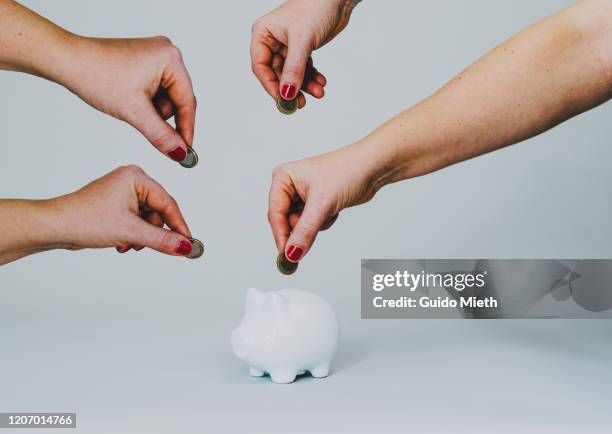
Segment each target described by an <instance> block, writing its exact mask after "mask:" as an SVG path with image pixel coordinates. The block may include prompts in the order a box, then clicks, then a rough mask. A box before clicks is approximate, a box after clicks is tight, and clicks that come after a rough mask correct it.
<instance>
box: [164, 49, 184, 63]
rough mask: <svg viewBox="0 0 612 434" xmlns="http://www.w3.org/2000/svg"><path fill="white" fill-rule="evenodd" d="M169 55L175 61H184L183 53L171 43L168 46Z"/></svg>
mask: <svg viewBox="0 0 612 434" xmlns="http://www.w3.org/2000/svg"><path fill="white" fill-rule="evenodd" d="M167 50H168V56H169V57H170V59H171V60H172V61H174V62H182V61H183V53H181V50H180V49H179V48H178V47H177V46H176V45H170V46H169V47H168V48H167Z"/></svg>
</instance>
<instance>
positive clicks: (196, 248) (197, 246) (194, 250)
mask: <svg viewBox="0 0 612 434" xmlns="http://www.w3.org/2000/svg"><path fill="white" fill-rule="evenodd" d="M189 242H190V243H191V252H189V254H188V255H187V256H186V257H187V258H189V259H198V258H199V257H201V256H202V255H203V254H204V244H202V241H200V240H196V239H195V238H189Z"/></svg>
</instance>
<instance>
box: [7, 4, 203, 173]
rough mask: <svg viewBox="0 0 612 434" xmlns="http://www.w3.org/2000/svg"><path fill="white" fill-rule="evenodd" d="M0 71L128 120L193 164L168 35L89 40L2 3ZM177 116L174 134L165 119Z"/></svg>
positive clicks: (187, 111)
mask: <svg viewBox="0 0 612 434" xmlns="http://www.w3.org/2000/svg"><path fill="white" fill-rule="evenodd" d="M0 40H2V42H3V43H2V47H0V69H6V70H11V71H20V72H26V73H29V74H34V75H37V76H40V77H44V78H47V79H49V80H52V81H54V82H56V83H59V84H61V85H63V86H65V87H66V88H68V89H69V90H70V91H72V92H73V93H75V94H76V95H78V96H79V97H80V98H81V99H83V100H84V101H85V102H86V103H88V104H89V105H91V106H92V107H94V108H96V109H98V110H100V111H102V112H104V113H106V114H109V115H111V116H113V117H115V118H117V119H120V120H123V121H126V122H127V123H129V124H130V125H132V126H133V127H134V128H136V129H137V130H138V131H140V132H141V133H142V134H143V135H144V136H145V137H146V138H147V139H148V140H149V141H150V142H151V143H152V144H153V146H155V147H156V148H157V149H159V151H161V152H162V153H163V154H165V155H167V156H168V157H169V158H171V159H173V160H175V161H177V162H179V163H181V164H182V165H183V166H185V167H193V166H194V165H195V164H196V163H197V155H196V154H195V153H194V152H193V150H192V149H191V145H192V143H193V134H194V124H195V112H196V99H195V96H194V93H193V88H192V84H191V79H190V77H189V73H188V72H187V69H186V68H185V64H184V63H183V59H182V56H181V53H180V51H179V50H178V48H176V47H175V46H174V45H172V42H170V40H169V39H168V38H166V37H163V36H158V37H154V38H140V39H103V38H87V37H82V36H78V35H75V34H73V33H70V32H68V31H66V30H64V29H62V28H61V27H59V26H57V25H55V24H53V23H52V22H50V21H48V20H46V19H45V18H43V17H41V16H40V15H38V14H36V13H34V12H33V11H31V10H29V9H28V8H26V7H24V6H22V5H20V4H19V3H16V2H14V1H12V0H0ZM173 116H174V118H175V121H176V122H175V123H176V129H175V128H173V127H172V126H171V125H170V124H168V123H167V122H166V120H168V119H169V118H171V117H173Z"/></svg>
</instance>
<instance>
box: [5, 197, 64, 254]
mask: <svg viewBox="0 0 612 434" xmlns="http://www.w3.org/2000/svg"><path fill="white" fill-rule="evenodd" d="M0 221H1V222H2V227H1V228H0V265H4V264H6V263H8V262H12V261H15V260H17V259H19V258H22V257H24V256H27V255H31V254H33V253H38V252H42V251H45V250H51V249H55V248H60V247H67V246H65V245H64V244H62V241H61V240H62V239H63V237H62V229H61V226H60V224H59V222H61V209H60V208H58V207H57V206H56V204H55V202H54V200H12V199H8V200H0Z"/></svg>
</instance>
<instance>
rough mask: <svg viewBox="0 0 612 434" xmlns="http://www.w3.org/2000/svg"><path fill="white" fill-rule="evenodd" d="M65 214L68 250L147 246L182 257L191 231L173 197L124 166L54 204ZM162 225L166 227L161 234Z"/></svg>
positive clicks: (188, 249) (187, 249)
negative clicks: (70, 248)
mask: <svg viewBox="0 0 612 434" xmlns="http://www.w3.org/2000/svg"><path fill="white" fill-rule="evenodd" d="M55 201H56V209H58V210H61V211H62V213H63V214H64V217H63V218H62V223H63V224H64V225H65V227H66V231H65V235H64V236H65V238H64V240H63V242H64V243H65V244H67V245H70V246H72V248H73V249H81V248H104V247H116V248H117V250H118V251H119V252H120V253H124V252H126V251H128V250H129V249H130V248H132V247H133V248H134V249H135V250H140V249H141V248H142V247H149V248H151V249H154V250H157V251H159V252H161V253H165V254H168V255H176V256H187V255H189V254H190V253H191V249H192V243H191V241H190V238H191V232H190V231H189V228H188V227H187V223H185V219H184V218H183V215H182V214H181V211H180V209H179V207H178V205H177V203H176V201H175V200H174V198H172V196H170V195H169V194H168V192H167V191H166V190H164V188H163V187H162V186H161V185H159V184H158V183H157V182H156V181H155V180H153V179H151V178H150V177H149V176H148V175H147V174H146V173H145V172H144V171H143V170H142V169H140V168H139V167H137V166H124V167H120V168H119V169H116V170H114V171H112V172H110V173H109V174H107V175H105V176H103V177H102V178H100V179H98V180H96V181H94V182H92V183H90V184H89V185H87V186H85V187H83V188H82V189H81V190H79V191H77V192H75V193H73V194H70V195H67V196H63V197H61V198H58V199H55ZM164 226H167V227H168V229H166V228H165V227H164Z"/></svg>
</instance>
